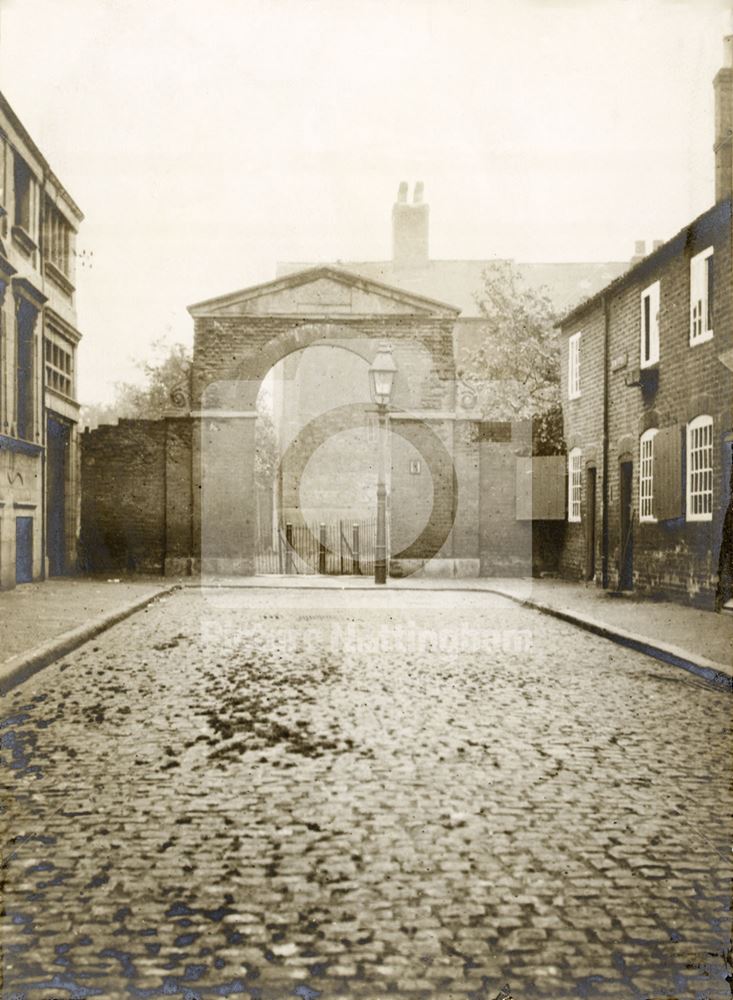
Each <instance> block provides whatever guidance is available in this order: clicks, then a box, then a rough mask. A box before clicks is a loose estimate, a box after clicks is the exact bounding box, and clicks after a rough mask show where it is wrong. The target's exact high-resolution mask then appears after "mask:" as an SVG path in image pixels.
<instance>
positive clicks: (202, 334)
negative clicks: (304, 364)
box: [192, 315, 455, 409]
mask: <svg viewBox="0 0 733 1000" xmlns="http://www.w3.org/2000/svg"><path fill="white" fill-rule="evenodd" d="M381 340H386V341H389V343H390V344H392V345H393V347H394V348H395V356H396V358H397V363H398V366H399V374H398V377H397V379H396V385H395V396H394V403H395V405H397V406H403V405H404V406H406V407H410V406H419V407H421V408H442V407H444V406H446V407H448V406H450V404H451V402H452V399H453V389H454V387H453V378H454V374H455V369H454V362H453V320H452V319H444V318H439V319H436V318H431V317H423V316H394V315H391V316H374V317H369V318H366V319H349V320H343V321H339V322H330V321H326V320H297V319H296V320H294V319H292V318H287V317H284V316H249V315H244V316H222V317H211V316H203V317H202V316H199V317H197V318H196V320H195V328H194V366H193V373H192V393H193V399H194V405H195V406H196V405H198V404H200V403H202V402H204V403H205V405H207V406H213V405H220V406H227V405H231V406H239V407H241V408H243V409H246V408H254V405H255V403H256V399H257V393H258V391H259V387H260V383H261V380H262V379H263V378H264V376H265V375H266V374H267V372H268V371H269V370H270V369H271V368H272V367H273V366H274V365H275V364H277V362H278V361H280V360H281V359H282V358H284V357H287V356H288V355H289V354H292V353H293V352H294V351H298V350H302V349H304V348H306V347H309V346H311V345H313V344H317V343H323V342H324V341H332V342H335V343H338V342H342V343H345V344H351V345H353V347H354V348H355V349H359V348H361V349H363V350H364V351H365V352H367V354H369V353H373V351H374V346H373V345H374V342H375V341H381ZM370 344H371V345H372V346H371V347H370V346H369V345H370ZM426 356H427V357H429V358H430V360H431V364H430V366H429V371H428V370H426V365H425V360H424V359H425V357H426ZM217 383H220V385H219V388H218V391H217V389H216V384H217ZM234 383H237V384H234ZM418 387H419V388H418ZM306 395H307V394H306Z"/></svg>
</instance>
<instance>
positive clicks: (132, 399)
mask: <svg viewBox="0 0 733 1000" xmlns="http://www.w3.org/2000/svg"><path fill="white" fill-rule="evenodd" d="M191 360H192V358H191V350H190V348H189V347H186V346H185V345H184V344H179V343H175V344H170V343H169V342H168V341H167V340H166V339H165V338H161V339H159V340H156V341H155V342H154V343H153V345H152V356H151V358H150V359H148V360H144V361H136V362H135V367H136V368H137V369H138V370H139V371H140V372H141V374H142V376H143V378H142V379H141V381H140V382H139V383H138V382H117V383H115V397H114V400H113V402H112V403H91V404H86V405H84V406H82V408H81V422H82V425H83V426H84V427H97V426H99V424H109V423H115V422H116V421H117V420H120V419H128V420H135V419H137V420H157V419H159V418H161V417H163V416H165V414H166V412H167V411H170V409H171V407H172V405H173V404H172V402H171V392H172V391H173V389H174V388H176V386H179V385H181V384H186V383H187V380H188V377H189V372H190V369H191Z"/></svg>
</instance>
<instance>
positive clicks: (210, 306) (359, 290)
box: [188, 267, 460, 318]
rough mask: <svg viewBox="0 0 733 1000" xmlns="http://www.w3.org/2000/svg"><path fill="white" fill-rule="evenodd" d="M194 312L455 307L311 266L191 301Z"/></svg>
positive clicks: (396, 311) (334, 312)
mask: <svg viewBox="0 0 733 1000" xmlns="http://www.w3.org/2000/svg"><path fill="white" fill-rule="evenodd" d="M188 311H189V312H190V313H191V315H192V316H298V317H302V316H308V317H313V318H315V317H318V316H321V317H323V316H329V317H330V316H373V315H375V314H377V315H401V316H415V315H418V316H433V317H446V318H451V317H454V316H457V315H458V313H459V312H460V310H459V309H457V308H455V307H454V306H450V305H447V304H446V303H445V302H438V301H437V300H435V299H429V298H425V297H424V296H422V295H414V294H413V293H412V292H407V291H405V290H404V289H402V288H396V287H394V286H393V285H385V284H382V283H381V282H379V281H372V280H370V279H368V278H362V277H360V276H358V275H355V274H351V273H349V272H347V271H341V270H339V269H338V268H335V267H318V268H309V269H308V270H307V271H298V272H296V273H295V274H289V275H287V276H286V277H283V278H277V279H276V280H275V281H268V282H267V283H266V284H263V285H254V286H253V287H251V288H244V289H242V290H241V291H238V292H232V293H230V294H229V295H222V296H220V297H218V298H215V299H208V300H207V301H205V302H198V303H197V304H196V305H192V306H189V308H188Z"/></svg>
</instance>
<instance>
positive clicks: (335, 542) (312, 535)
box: [255, 518, 377, 576]
mask: <svg viewBox="0 0 733 1000" xmlns="http://www.w3.org/2000/svg"><path fill="white" fill-rule="evenodd" d="M376 535H377V523H376V518H367V519H365V520H361V521H348V520H338V521H336V520H334V521H313V522H310V523H305V522H301V523H293V522H290V521H287V522H282V523H281V524H280V525H279V526H278V529H277V532H276V533H275V539H274V542H273V543H272V544H268V543H266V542H265V541H263V540H262V539H261V538H258V543H257V551H256V556H255V564H256V571H257V573H261V574H286V575H295V574H303V575H309V574H319V573H320V574H328V575H331V576H343V575H348V576H371V575H372V574H373V573H374V548H375V543H376Z"/></svg>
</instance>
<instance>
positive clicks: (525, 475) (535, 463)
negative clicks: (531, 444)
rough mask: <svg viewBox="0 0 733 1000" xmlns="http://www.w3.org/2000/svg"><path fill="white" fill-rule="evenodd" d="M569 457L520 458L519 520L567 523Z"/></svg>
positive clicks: (518, 480) (518, 467)
mask: <svg viewBox="0 0 733 1000" xmlns="http://www.w3.org/2000/svg"><path fill="white" fill-rule="evenodd" d="M566 462H567V456H566V455H542V456H535V457H534V458H518V459H517V472H516V478H517V520H518V521H530V520H531V521H564V520H565V493H566V478H565V463H566Z"/></svg>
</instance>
